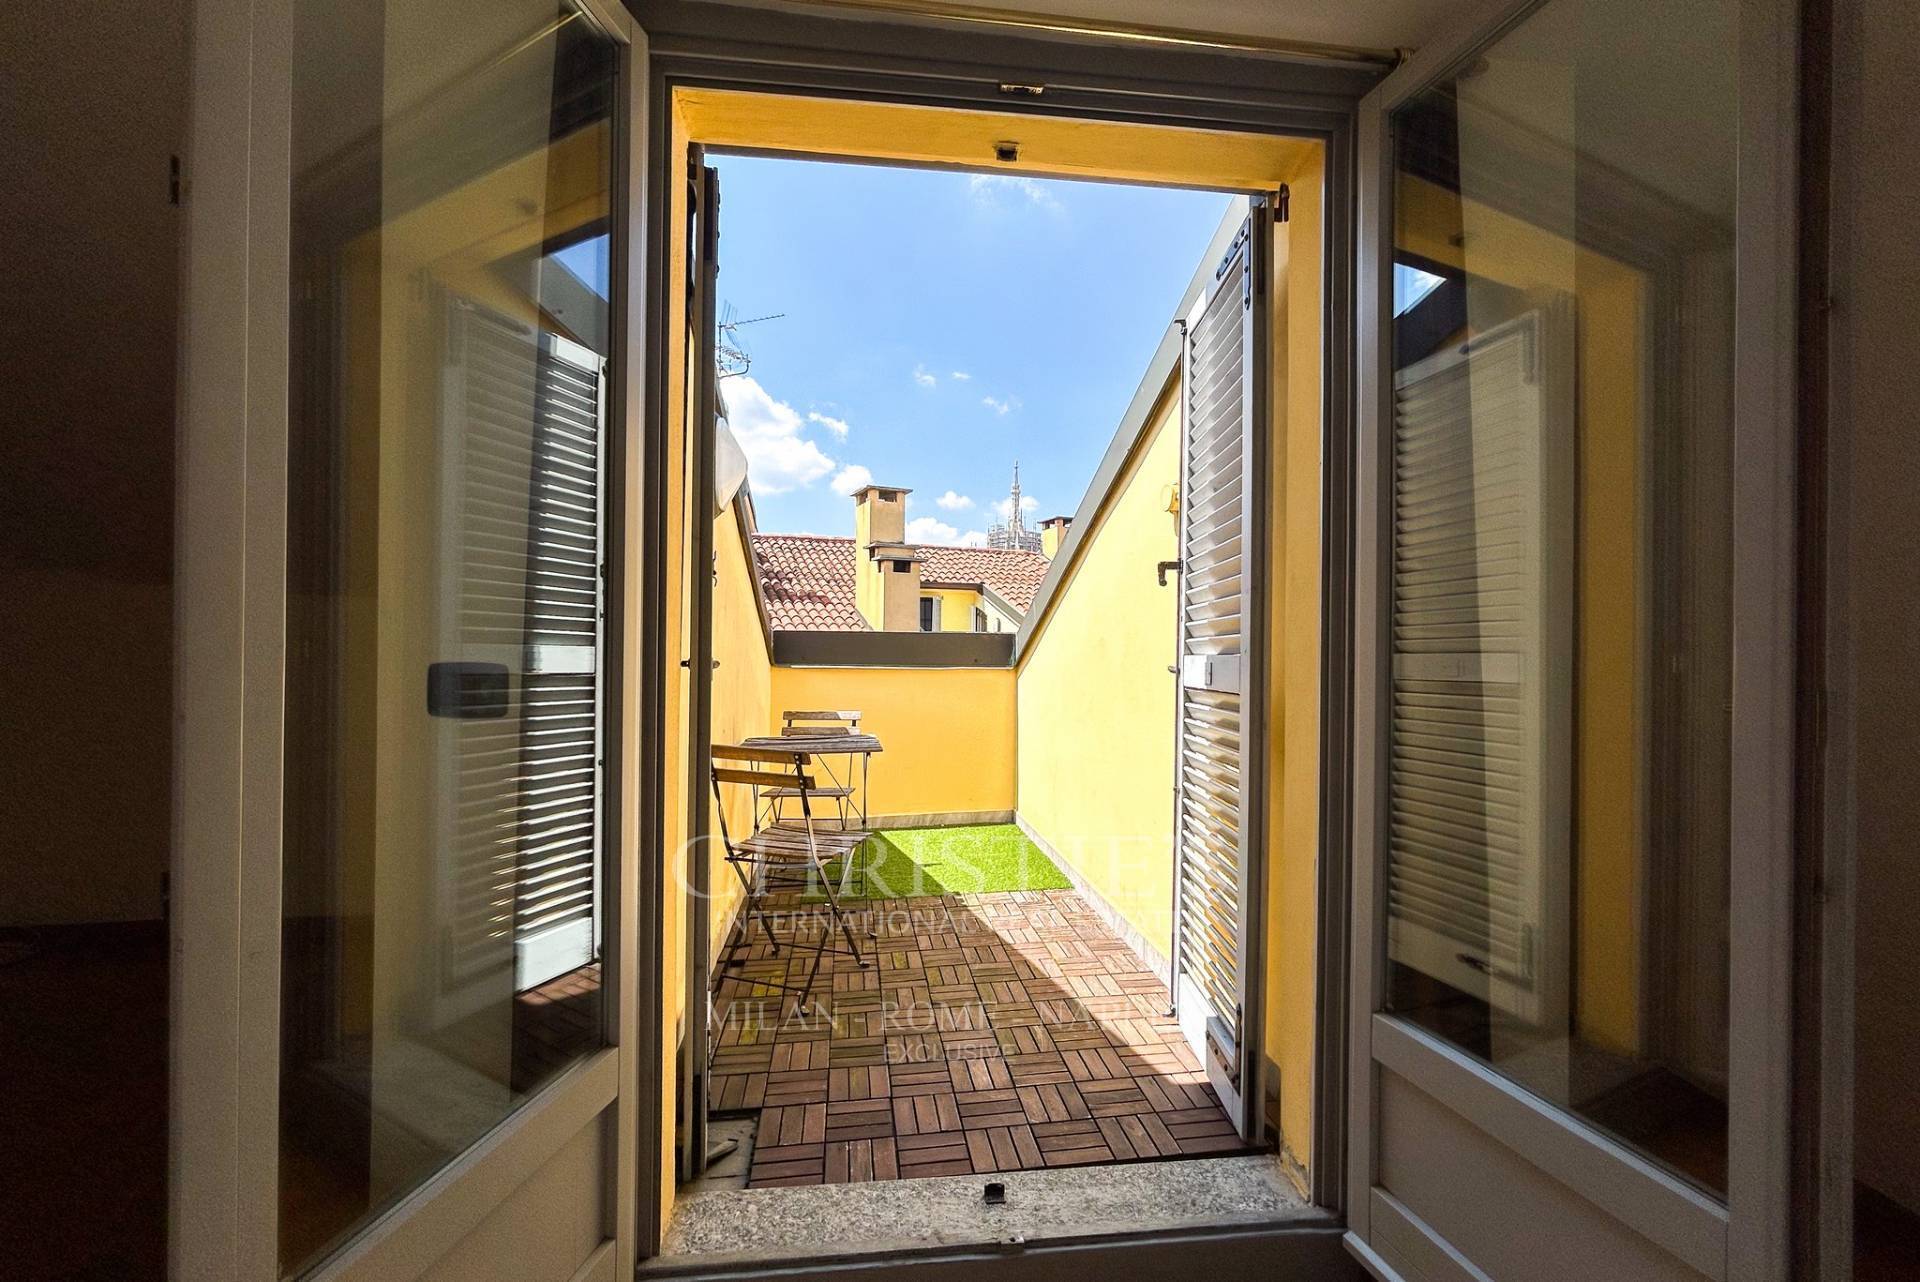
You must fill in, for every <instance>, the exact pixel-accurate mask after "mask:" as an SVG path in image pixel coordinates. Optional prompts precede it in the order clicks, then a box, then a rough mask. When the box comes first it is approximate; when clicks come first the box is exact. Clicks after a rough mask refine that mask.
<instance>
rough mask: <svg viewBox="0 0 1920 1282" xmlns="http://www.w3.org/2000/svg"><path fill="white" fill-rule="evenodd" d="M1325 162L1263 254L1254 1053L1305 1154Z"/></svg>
mask: <svg viewBox="0 0 1920 1282" xmlns="http://www.w3.org/2000/svg"><path fill="white" fill-rule="evenodd" d="M1324 175H1325V166H1324V161H1323V159H1322V153H1321V152H1319V151H1318V150H1316V151H1315V152H1313V153H1312V154H1311V155H1309V156H1308V157H1307V159H1306V160H1305V161H1304V162H1303V163H1302V165H1301V167H1300V168H1299V169H1298V170H1297V171H1296V172H1295V173H1294V175H1293V177H1292V178H1290V179H1289V180H1288V187H1289V190H1290V193H1291V200H1290V202H1289V212H1290V217H1289V219H1288V221H1287V222H1286V223H1284V224H1282V225H1281V226H1279V227H1278V228H1276V229H1275V230H1276V236H1275V241H1276V243H1275V246H1274V255H1273V264H1274V281H1273V286H1272V288H1273V291H1274V294H1273V297H1274V308H1273V335H1272V337H1273V349H1274V366H1273V374H1272V384H1271V386H1272V396H1273V414H1274V419H1275V422H1274V439H1273V446H1272V464H1273V473H1272V485H1273V499H1274V513H1273V528H1272V550H1271V553H1270V555H1271V561H1270V564H1271V566H1272V567H1273V588H1272V595H1271V599H1270V605H1271V614H1270V626H1271V628H1272V633H1271V635H1272V638H1273V646H1272V666H1271V668H1270V669H1269V672H1268V676H1269V682H1268V698H1269V700H1270V703H1269V721H1268V726H1267V730H1268V739H1267V752H1268V758H1267V770H1268V785H1267V786H1268V789H1269V792H1268V797H1269V801H1268V807H1267V965H1266V1002H1265V1018H1266V1038H1265V1040H1266V1052H1267V1058H1268V1060H1269V1061H1270V1062H1272V1063H1273V1064H1274V1065H1275V1066H1276V1067H1277V1068H1278V1070H1279V1080H1278V1081H1277V1082H1269V1083H1268V1087H1269V1089H1273V1090H1277V1091H1278V1092H1279V1099H1280V1107H1279V1122H1280V1138H1281V1147H1282V1151H1283V1152H1284V1153H1285V1154H1286V1155H1287V1156H1288V1157H1290V1158H1291V1159H1292V1160H1293V1161H1294V1162H1295V1163H1297V1164H1298V1167H1299V1168H1300V1169H1301V1170H1305V1169H1306V1168H1307V1167H1308V1164H1309V1163H1310V1161H1311V1160H1312V1156H1313V1153H1312V1140H1313V1050H1314V1033H1315V1009H1316V996H1317V994H1316V992H1315V980H1316V976H1317V974H1318V968H1319V937H1318V936H1319V912H1318V906H1319V866H1320V858H1319V856H1320V801H1319V789H1320V568H1321V567H1320V481H1321V457H1320V444H1321V415H1320V396H1321V388H1320V384H1321V378H1320V366H1321V347H1320V331H1321V323H1322V322H1321V287H1320V286H1321V252H1322V251H1321V243H1322V216H1323V209H1324V191H1323V188H1324V186H1325V176H1324Z"/></svg>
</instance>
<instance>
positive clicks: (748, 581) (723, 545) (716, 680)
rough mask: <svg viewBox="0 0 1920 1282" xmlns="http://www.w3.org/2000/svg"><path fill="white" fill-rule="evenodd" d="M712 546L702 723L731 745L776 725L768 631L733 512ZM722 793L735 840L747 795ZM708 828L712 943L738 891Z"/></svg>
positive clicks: (747, 811)
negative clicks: (709, 662) (709, 652)
mask: <svg viewBox="0 0 1920 1282" xmlns="http://www.w3.org/2000/svg"><path fill="white" fill-rule="evenodd" d="M735 501H736V502H738V500H735ZM713 547H714V553H715V560H714V563H715V568H716V570H717V575H716V577H715V580H714V586H713V658H714V661H715V662H716V663H717V664H718V665H719V666H718V667H716V668H714V669H713V694H712V699H711V702H710V703H709V705H708V708H709V713H708V715H709V725H710V727H711V733H712V737H713V742H715V743H738V742H740V741H741V740H742V739H746V738H749V737H751V736H753V735H763V734H767V733H769V732H770V731H772V730H777V729H778V728H779V727H778V725H777V724H775V721H774V715H773V712H772V711H771V709H772V699H773V676H772V674H773V663H772V660H771V659H770V658H769V657H768V654H767V634H766V630H765V628H764V627H763V626H762V621H761V617H760V605H759V600H758V598H757V597H756V596H755V595H754V590H753V577H752V576H753V564H752V560H751V558H750V557H749V556H748V555H747V545H746V542H745V540H743V539H742V538H741V537H740V520H739V518H738V517H737V516H736V515H735V513H734V510H733V508H732V507H729V508H728V509H727V510H726V511H724V512H722V513H721V514H720V515H719V516H718V517H717V518H716V519H715V520H714V523H713ZM722 795H723V797H724V798H725V800H726V821H727V826H728V831H730V832H731V833H733V835H734V836H736V837H738V836H741V835H743V834H744V833H745V832H747V831H748V830H749V826H750V825H751V824H752V823H753V801H752V795H751V793H750V792H749V791H748V790H747V789H745V788H732V789H727V790H724V791H723V793H722ZM716 810H717V807H716ZM710 831H711V832H712V833H713V836H714V840H713V843H712V845H711V847H710V849H709V850H708V854H707V859H708V868H707V889H708V891H709V893H710V894H711V895H712V898H711V899H710V900H709V901H708V918H707V921H708V932H709V938H710V940H711V942H712V943H713V944H714V945H715V946H717V945H718V944H719V943H720V942H721V939H722V936H723V934H724V933H725V931H726V929H727V926H728V924H729V923H730V922H731V921H732V919H733V911H734V908H735V906H736V905H737V904H739V902H740V898H741V893H742V892H741V890H740V880H739V878H738V877H736V876H735V875H734V872H733V869H732V868H731V867H729V866H728V864H727V863H726V861H725V858H724V854H725V847H723V846H722V845H721V844H720V841H719V835H720V816H719V815H718V814H717V813H716V814H715V815H714V817H713V819H712V821H711V827H710Z"/></svg>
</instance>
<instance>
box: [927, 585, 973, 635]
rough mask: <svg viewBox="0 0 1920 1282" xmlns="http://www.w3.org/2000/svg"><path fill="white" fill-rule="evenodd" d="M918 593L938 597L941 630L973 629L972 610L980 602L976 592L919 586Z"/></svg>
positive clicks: (967, 630)
mask: <svg viewBox="0 0 1920 1282" xmlns="http://www.w3.org/2000/svg"><path fill="white" fill-rule="evenodd" d="M920 595H921V596H923V597H928V596H931V597H939V598H940V630H941V631H942V632H971V631H973V612H974V609H975V608H976V607H978V606H980V605H981V604H982V602H981V600H980V594H979V593H978V592H969V591H967V590H966V589H964V588H921V589H920ZM913 608H914V609H915V611H918V610H919V608H920V607H919V606H918V605H915V606H914V607H913ZM916 617H918V616H917V615H916Z"/></svg>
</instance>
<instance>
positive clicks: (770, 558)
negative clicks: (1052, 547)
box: [753, 534, 1047, 632]
mask: <svg viewBox="0 0 1920 1282" xmlns="http://www.w3.org/2000/svg"><path fill="white" fill-rule="evenodd" d="M919 551H920V556H921V562H920V581H921V582H922V583H950V584H974V585H979V586H981V587H985V588H991V589H992V590H993V591H994V592H995V593H997V594H998V595H999V596H1000V597H1002V598H1003V599H1004V600H1005V601H1006V602H1007V604H1009V605H1011V606H1013V607H1014V608H1015V609H1017V610H1020V611H1022V612H1025V611H1026V610H1027V609H1029V608H1030V607H1031V606H1032V605H1033V596H1034V593H1035V592H1037V591H1038V590H1039V588H1040V581H1041V580H1042V579H1044V578H1045V577H1046V574H1047V558H1046V557H1044V556H1041V555H1040V554H1039V553H1038V552H1017V551H1009V550H1003V549H999V548H962V547H943V546H939V545H932V546H923V547H921V548H920V549H919ZM753 554H754V560H755V561H756V562H757V563H758V564H759V568H760V582H761V586H762V588H763V589H764V590H765V593H766V598H767V615H768V618H769V621H770V622H771V623H772V624H773V627H774V629H775V630H776V631H782V632H786V631H831V632H867V631H871V629H870V628H869V627H868V626H867V621H866V619H864V618H862V617H861V614H860V608H859V606H857V605H856V604H854V591H853V585H854V564H855V563H854V546H853V540H852V539H845V538H829V537H825V536H822V535H818V534H755V535H754V536H753Z"/></svg>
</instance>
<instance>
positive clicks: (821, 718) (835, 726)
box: [780, 708, 860, 738]
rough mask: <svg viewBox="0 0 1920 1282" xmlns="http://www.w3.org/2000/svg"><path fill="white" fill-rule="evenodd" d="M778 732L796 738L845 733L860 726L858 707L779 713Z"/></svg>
mask: <svg viewBox="0 0 1920 1282" xmlns="http://www.w3.org/2000/svg"><path fill="white" fill-rule="evenodd" d="M780 722H781V725H780V733H781V734H783V735H792V736H794V737H796V738H801V737H805V736H807V735H836V734H846V733H847V732H849V731H852V730H858V729H859V728H860V710H859V709H858V708H838V709H834V708H828V709H812V710H804V711H799V712H783V713H781V714H780Z"/></svg>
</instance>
